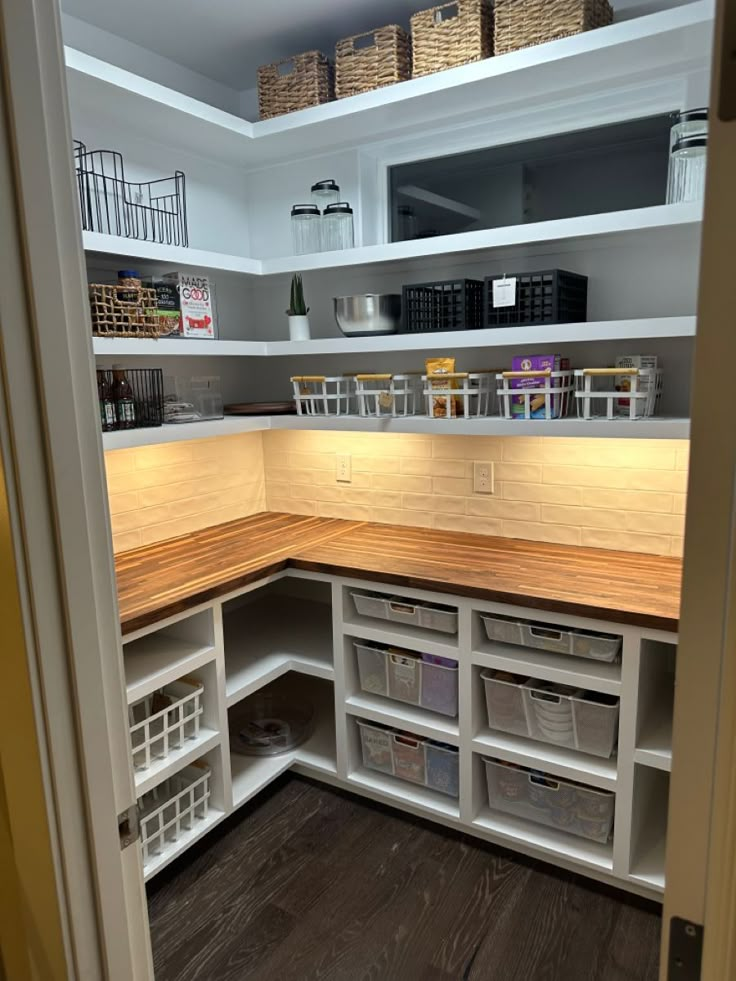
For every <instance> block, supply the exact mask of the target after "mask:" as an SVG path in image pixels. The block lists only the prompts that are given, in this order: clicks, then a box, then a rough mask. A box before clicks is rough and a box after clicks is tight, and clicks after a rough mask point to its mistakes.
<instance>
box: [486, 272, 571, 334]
mask: <svg viewBox="0 0 736 981" xmlns="http://www.w3.org/2000/svg"><path fill="white" fill-rule="evenodd" d="M512 277H513V278H515V279H516V303H515V304H514V306H512V307H494V306H493V283H494V280H499V279H503V276H489V277H488V278H487V279H486V281H485V284H484V293H483V306H484V308H485V326H486V327H523V326H526V325H534V324H576V323H580V322H581V321H584V320H587V314H588V277H587V276H580V275H578V273H571V272H565V271H564V270H563V269H548V270H546V271H544V272H534V273H507V274H506V278H507V279H511V278H512Z"/></svg>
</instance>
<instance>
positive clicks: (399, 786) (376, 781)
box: [348, 768, 460, 821]
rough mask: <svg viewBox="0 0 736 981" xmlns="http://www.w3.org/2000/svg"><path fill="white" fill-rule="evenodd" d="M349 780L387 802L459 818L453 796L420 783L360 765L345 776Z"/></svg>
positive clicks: (456, 803) (428, 812)
mask: <svg viewBox="0 0 736 981" xmlns="http://www.w3.org/2000/svg"><path fill="white" fill-rule="evenodd" d="M348 784H349V785H350V784H354V785H355V786H357V787H360V788H362V789H363V790H365V791H369V792H370V796H371V797H373V798H374V799H376V798H378V799H383V800H385V801H387V802H393V801H396V802H397V803H399V804H403V805H409V806H411V808H412V809H413V810H415V811H425V812H426V813H427V814H428V815H429V816H430V817H431V816H432V815H433V814H440V815H442V816H443V817H449V818H454V819H455V820H456V821H457V820H459V818H460V808H459V805H458V802H457V800H456V799H455V798H454V797H448V795H447V794H440V793H438V792H437V791H436V790H429V789H428V788H427V787H420V786H419V784H415V783H409V782H408V781H406V780H398V779H397V778H396V777H392V776H391V775H390V774H383V773H378V772H377V771H376V770H367V769H365V768H361V769H359V770H356V771H355V772H353V773H351V774H350V775H349V776H348Z"/></svg>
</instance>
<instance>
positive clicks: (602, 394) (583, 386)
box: [575, 368, 663, 419]
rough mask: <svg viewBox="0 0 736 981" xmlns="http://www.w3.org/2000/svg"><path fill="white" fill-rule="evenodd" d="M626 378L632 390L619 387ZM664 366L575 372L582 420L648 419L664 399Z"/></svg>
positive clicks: (580, 370)
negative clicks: (621, 380)
mask: <svg viewBox="0 0 736 981" xmlns="http://www.w3.org/2000/svg"><path fill="white" fill-rule="evenodd" d="M622 378H623V379H626V380H627V383H628V385H629V386H630V388H629V389H626V390H624V389H622V388H620V387H619V388H618V389H617V387H616V385H617V379H619V381H618V384H619V385H620V384H621V382H620V379H622ZM662 384H663V375H662V369H661V368H582V369H578V370H576V372H575V404H576V406H577V412H578V416H579V418H581V419H647V418H649V416H653V415H654V414H655V412H656V411H657V409H658V408H659V402H660V400H661V398H662Z"/></svg>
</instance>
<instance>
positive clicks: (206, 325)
mask: <svg viewBox="0 0 736 981" xmlns="http://www.w3.org/2000/svg"><path fill="white" fill-rule="evenodd" d="M151 285H152V286H153V288H154V289H155V290H156V297H157V306H158V312H159V317H160V318H164V317H166V319H167V321H169V322H170V324H171V331H170V336H177V337H197V338H200V339H202V338H204V339H206V340H207V339H209V340H214V339H215V338H216V337H217V326H216V323H215V312H214V305H213V297H212V288H211V286H210V281H209V279H208V278H207V276H190V275H188V274H187V273H180V272H171V273H166V275H164V276H163V277H162V278H161V279H155V280H153V281H152V284H151ZM174 294H175V295H174ZM175 322H176V327H175Z"/></svg>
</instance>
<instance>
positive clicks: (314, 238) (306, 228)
mask: <svg viewBox="0 0 736 981" xmlns="http://www.w3.org/2000/svg"><path fill="white" fill-rule="evenodd" d="M321 225H322V217H321V216H320V213H319V208H318V207H317V205H316V204H295V205H294V207H293V208H292V209H291V240H292V243H293V246H294V255H310V254H311V253H312V252H319V251H321V245H322V236H321V234H320V228H321Z"/></svg>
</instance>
